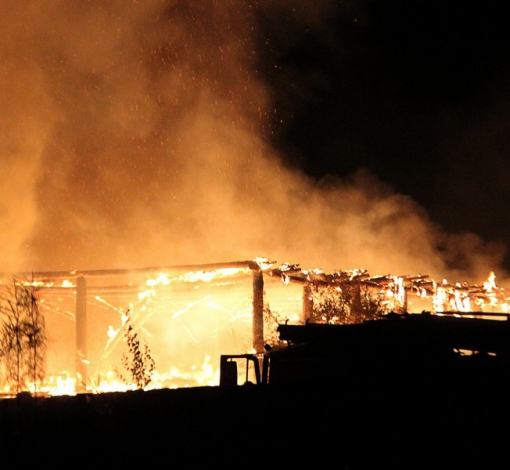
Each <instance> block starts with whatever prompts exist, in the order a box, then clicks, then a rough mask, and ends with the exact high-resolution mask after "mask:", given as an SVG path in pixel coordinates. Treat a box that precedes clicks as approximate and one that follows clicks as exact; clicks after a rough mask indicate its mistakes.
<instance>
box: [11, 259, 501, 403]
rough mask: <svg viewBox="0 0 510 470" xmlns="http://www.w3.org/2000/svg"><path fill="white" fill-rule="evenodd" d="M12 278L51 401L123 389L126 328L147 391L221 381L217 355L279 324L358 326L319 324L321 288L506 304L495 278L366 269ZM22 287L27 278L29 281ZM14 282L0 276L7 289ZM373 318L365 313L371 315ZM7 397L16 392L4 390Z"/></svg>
mask: <svg viewBox="0 0 510 470" xmlns="http://www.w3.org/2000/svg"><path fill="white" fill-rule="evenodd" d="M15 279H17V280H18V282H20V280H21V281H22V282H26V283H29V284H30V285H32V286H34V287H35V291H36V293H37V297H38V302H39V306H40V309H41V312H42V314H43V316H44V319H45V326H46V329H47V336H48V338H47V340H48V341H47V354H46V374H45V380H44V383H41V384H39V389H40V390H44V391H45V392H46V393H50V394H74V393H76V392H78V391H98V392H99V391H108V390H126V389H129V388H132V384H129V383H125V382H123V381H122V380H121V379H120V374H119V368H120V366H121V362H122V356H123V354H125V352H126V348H127V345H126V335H125V331H124V330H123V322H124V321H125V316H126V314H127V312H128V311H129V312H130V315H131V320H132V326H133V330H134V332H136V334H137V335H138V337H139V338H140V340H141V341H142V344H145V345H148V346H149V347H150V352H151V355H152V358H153V359H154V362H155V370H154V374H153V376H152V380H151V383H150V387H155V388H180V387H190V386H191V387H193V386H199V385H214V384H217V383H218V380H219V378H218V372H219V371H218V368H219V363H218V361H219V357H220V355H221V354H225V353H228V352H232V351H244V352H261V351H262V350H263V348H264V345H265V344H266V343H267V342H269V341H270V336H271V334H272V333H274V331H273V330H274V329H275V328H276V326H277V324H278V323H284V322H285V323H287V322H290V323H295V324H300V323H301V324H303V323H305V322H307V321H310V320H313V321H316V322H317V321H319V322H321V321H322V322H342V321H343V322H346V321H348V322H355V321H361V320H360V319H362V318H363V317H360V316H355V315H351V317H349V318H347V317H343V318H339V317H334V316H333V317H328V318H325V317H321V316H320V315H317V314H316V313H317V309H318V305H319V304H320V302H321V300H322V297H321V295H322V293H323V292H324V289H332V291H333V292H334V295H337V296H340V297H341V296H342V295H343V294H345V292H346V289H347V287H349V288H351V287H353V286H354V287H355V288H356V289H357V291H358V292H367V293H369V294H370V296H371V299H376V300H377V306H378V309H377V310H376V311H374V312H373V313H374V314H381V313H383V312H386V313H388V312H411V313H413V312H415V313H417V312H421V311H429V312H434V313H436V314H448V313H452V312H454V313H455V314H467V315H473V316H495V317H498V316H499V317H501V318H506V313H507V298H506V294H505V291H504V289H502V288H499V287H498V286H497V285H496V282H495V276H494V274H492V273H491V275H490V276H489V278H488V280H487V282H485V283H484V284H483V285H480V286H476V285H475V286H472V285H467V284H460V283H456V284H449V283H448V282H447V281H443V282H441V283H437V282H435V281H434V280H433V279H431V278H430V277H429V276H424V275H418V276H391V275H386V276H372V275H370V274H369V273H368V272H367V271H365V270H352V271H336V272H333V273H330V274H327V273H325V272H323V271H321V270H318V269H315V270H304V269H302V268H300V267H299V265H292V264H288V263H286V264H283V265H277V264H276V262H274V261H270V260H269V259H261V258H258V259H254V260H248V261H236V262H222V263H213V264H204V265H180V266H168V267H149V268H142V269H130V270H127V269H126V270H124V269H116V270H97V271H72V272H57V271H52V272H39V273H33V274H32V275H31V278H28V277H25V278H23V277H21V276H17V277H15ZM23 279H25V280H24V281H23ZM10 282H12V281H11V279H10V278H9V276H4V277H3V281H2V285H1V287H2V289H3V291H4V299H5V292H6V288H7V286H8V285H9V283H10ZM365 310H367V308H365ZM3 387H4V390H5V393H9V392H11V393H12V390H9V388H8V386H7V384H3Z"/></svg>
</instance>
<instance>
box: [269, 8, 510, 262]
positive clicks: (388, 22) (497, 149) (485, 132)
mask: <svg viewBox="0 0 510 470" xmlns="http://www.w3.org/2000/svg"><path fill="white" fill-rule="evenodd" d="M330 13H331V14H330V15H329V17H328V18H324V19H323V21H322V23H321V26H320V28H317V29H306V28H303V29H302V30H297V31H296V30H294V31H293V37H292V38H290V37H288V36H287V34H288V31H287V30H285V29H280V28H279V27H278V22H277V21H275V22H273V23H269V26H268V30H267V32H265V35H266V37H268V38H270V45H268V46H267V47H266V48H265V49H264V50H265V52H266V54H267V60H268V62H269V63H270V64H274V67H267V70H265V73H266V74H267V77H268V79H269V81H270V82H271V83H273V84H274V87H275V89H277V90H284V91H282V94H283V96H282V97H281V99H277V101H278V103H277V106H276V108H277V112H276V115H275V118H276V120H278V119H282V120H283V124H281V123H276V124H275V129H276V131H275V136H274V141H275V143H276V145H278V146H279V147H280V148H282V149H284V153H285V154H286V155H291V157H290V160H291V163H292V164H297V165H299V166H300V168H303V169H304V170H305V171H306V172H307V173H308V174H310V175H312V176H313V177H315V178H318V179H320V178H322V177H324V176H325V175H328V174H334V175H339V176H342V177H345V176H347V175H349V174H350V173H351V172H353V171H355V170H356V169H358V168H360V167H364V168H368V169H370V170H371V171H373V172H374V173H375V174H376V175H377V176H378V177H379V178H381V179H382V180H383V181H385V182H388V183H390V184H391V185H393V186H394V187H395V188H396V190H397V191H399V192H402V193H404V194H406V195H409V196H411V197H412V198H413V199H414V200H416V201H417V202H419V204H420V205H421V206H422V207H424V208H425V209H426V210H427V211H428V212H429V214H430V215H431V217H432V218H433V219H434V220H435V221H437V222H438V223H439V224H440V225H441V226H442V227H444V228H445V229H446V230H447V231H451V232H474V233H477V234H479V235H481V236H482V237H483V238H484V239H486V240H490V241H495V242H502V243H504V244H505V245H506V246H509V247H510V219H509V217H508V215H507V213H508V208H509V207H510V185H509V182H510V162H509V156H510V133H509V132H508V131H509V126H510V80H509V79H510V6H509V5H507V4H506V3H505V2H498V1H494V0H489V1H487V2H482V1H467V2H460V1H435V0H432V1H413V2H409V1H405V0H392V1H385V2H379V1H370V0H366V1H360V2H336V8H335V9H333V10H332V11H331V12H330ZM279 45H284V47H282V48H279ZM505 263H506V266H508V267H510V256H508V255H507V257H506V262H505Z"/></svg>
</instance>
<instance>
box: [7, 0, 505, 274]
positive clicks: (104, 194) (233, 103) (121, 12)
mask: <svg viewBox="0 0 510 470" xmlns="http://www.w3.org/2000/svg"><path fill="white" fill-rule="evenodd" d="M265 3H266V2H258V3H253V4H250V3H249V2H242V1H236V0H229V1H227V2H216V1H213V2H205V1H195V2H190V1H178V0H144V1H136V0H133V1H129V2H125V1H115V0H114V1H108V2H104V1H99V0H95V1H86V2H84V1H78V0H71V1H69V0H66V1H63V0H61V1H52V2H40V1H36V0H31V1H26V2H18V1H14V0H4V1H3V2H2V14H1V15H0V38H1V42H0V60H1V62H0V67H1V68H0V89H1V90H2V97H3V99H2V101H1V104H0V119H1V123H2V126H1V130H2V138H1V139H0V171H1V175H2V186H1V190H0V223H1V230H0V264H1V268H0V270H2V271H4V272H12V271H19V270H22V271H41V270H44V271H47V270H71V269H79V270H80V269H109V268H135V267H146V266H158V265H163V266H171V265H178V264H194V263H199V264H201V263H209V262H223V261H236V260H245V259H253V258H255V257H259V256H262V257H268V258H270V259H272V260H275V261H277V262H278V263H285V262H290V263H296V264H300V265H301V267H303V268H305V269H306V268H310V269H311V268H320V269H324V270H325V271H332V270H335V269H353V268H364V269H367V270H369V272H370V273H371V274H374V275H376V274H388V273H391V274H395V275H406V274H416V273H422V274H428V275H431V276H434V277H438V278H441V277H447V276H454V277H456V278H458V277H466V276H470V277H472V278H473V279H474V280H476V281H480V280H483V279H485V278H486V277H487V275H488V273H489V271H490V270H494V269H496V268H497V263H498V262H499V259H500V256H501V249H500V247H497V246H495V247H493V246H487V245H486V244H485V243H484V242H483V241H482V240H481V239H480V238H479V237H477V236H476V235H473V234H467V235H455V236H452V235H448V234H446V233H444V232H443V231H442V230H441V228H440V227H437V226H435V225H434V224H433V223H432V222H431V220H430V218H429V216H428V215H427V213H425V211H424V210H423V209H422V208H420V207H419V206H418V204H416V203H415V202H414V201H413V200H412V199H411V198H409V197H407V196H405V195H402V194H398V193H397V192H396V191H394V190H393V189H392V188H391V187H389V186H387V185H386V184H385V183H384V182H381V181H379V180H378V179H377V176H376V175H372V174H370V172H368V171H365V170H362V169H360V170H359V171H357V172H355V173H354V174H352V175H351V176H350V177H348V178H345V179H340V178H334V177H326V178H324V179H323V180H320V181H317V180H316V179H312V178H311V177H309V176H307V175H306V174H304V173H303V172H301V171H299V169H298V168H297V167H293V166H292V165H291V164H289V162H290V161H291V160H292V156H291V155H290V156H289V155H281V154H279V153H278V152H277V151H276V150H275V148H274V147H273V146H272V145H271V136H272V133H274V132H275V131H277V130H275V127H274V121H273V115H274V113H275V112H276V111H275V102H276V100H277V99H278V100H284V99H285V93H286V91H285V88H283V89H281V90H275V89H272V88H271V87H269V86H268V84H267V82H266V81H265V80H264V73H263V71H262V70H261V67H262V65H265V66H269V65H268V64H267V63H266V64H263V63H262V61H261V60H260V54H259V52H260V51H259V47H260V44H261V43H262V42H263V41H261V38H260V37H259V35H260V29H259V26H260V24H261V22H262V21H276V20H275V18H280V21H281V28H288V32H289V35H291V34H292V32H293V31H295V30H299V29H301V28H308V29H309V30H313V29H314V28H315V29H317V31H319V30H320V23H321V18H322V17H323V15H327V14H328V9H329V8H330V5H328V2H321V4H320V5H319V6H316V7H314V11H309V10H308V9H306V10H305V9H304V8H303V7H300V6H298V5H296V2H280V3H279V7H278V8H276V7H274V5H273V6H272V5H265ZM267 3H268V4H270V3H271V2H267ZM307 8H308V7H307ZM280 37H285V35H283V34H280ZM289 41H291V36H289ZM284 46H285V45H284V44H283V45H282V46H281V47H284ZM299 79H300V78H299V77H296V80H298V81H299ZM293 85H294V86H296V83H294V84H293ZM297 85H299V86H302V87H306V77H303V78H302V83H298V84H297ZM296 105H298V104H297V103H296ZM338 158H339V159H341V158H342V155H339V156H338Z"/></svg>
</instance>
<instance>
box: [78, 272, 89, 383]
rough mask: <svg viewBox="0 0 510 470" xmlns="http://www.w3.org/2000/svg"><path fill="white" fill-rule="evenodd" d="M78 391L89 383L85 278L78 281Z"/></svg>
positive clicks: (79, 278)
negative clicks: (86, 360)
mask: <svg viewBox="0 0 510 470" xmlns="http://www.w3.org/2000/svg"><path fill="white" fill-rule="evenodd" d="M75 349H76V351H75V353H76V356H75V369H76V370H75V372H76V389H77V390H84V389H86V383H87V364H86V362H85V359H86V357H87V283H86V280H85V278H84V277H83V276H81V277H78V278H77V279H76V342H75Z"/></svg>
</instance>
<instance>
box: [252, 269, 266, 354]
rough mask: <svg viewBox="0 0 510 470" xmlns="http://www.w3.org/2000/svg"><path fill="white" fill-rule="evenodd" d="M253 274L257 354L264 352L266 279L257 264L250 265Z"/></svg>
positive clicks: (253, 325) (254, 347) (254, 346)
mask: <svg viewBox="0 0 510 470" xmlns="http://www.w3.org/2000/svg"><path fill="white" fill-rule="evenodd" d="M250 269H251V270H252V272H253V323H252V333H253V340H252V341H253V349H255V351H256V352H258V353H259V352H263V351H264V278H263V274H262V270H261V269H260V266H259V265H258V264H256V263H252V264H251V265H250Z"/></svg>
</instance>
